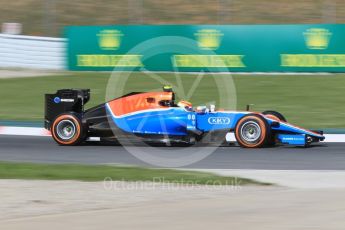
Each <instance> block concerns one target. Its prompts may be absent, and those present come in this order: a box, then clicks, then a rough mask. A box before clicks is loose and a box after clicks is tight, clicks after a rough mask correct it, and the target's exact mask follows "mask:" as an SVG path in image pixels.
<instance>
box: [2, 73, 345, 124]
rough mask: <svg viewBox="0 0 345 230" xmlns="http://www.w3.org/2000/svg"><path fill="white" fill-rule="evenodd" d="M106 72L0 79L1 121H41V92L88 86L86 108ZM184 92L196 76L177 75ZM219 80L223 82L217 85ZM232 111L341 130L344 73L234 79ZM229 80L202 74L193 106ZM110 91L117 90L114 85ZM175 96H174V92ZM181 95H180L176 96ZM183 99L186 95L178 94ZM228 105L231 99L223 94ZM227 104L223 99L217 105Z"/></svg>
mask: <svg viewBox="0 0 345 230" xmlns="http://www.w3.org/2000/svg"><path fill="white" fill-rule="evenodd" d="M109 76H110V73H90V72H88V73H74V72H69V73H66V74H61V75H56V76H49V77H37V78H17V79H0V98H1V100H0V108H1V112H0V120H18V121H42V120H43V108H44V97H43V94H44V93H53V92H55V91H56V90H57V89H60V88H91V92H92V96H91V101H90V102H89V103H88V104H87V107H91V106H94V105H97V104H99V103H102V102H104V101H105V90H106V85H107V82H108V79H109ZM159 76H160V78H161V79H163V80H164V81H167V82H171V83H172V84H174V85H178V81H177V80H176V77H175V76H174V75H173V74H159ZM180 76H181V79H182V81H181V84H182V85H183V86H184V88H185V90H184V91H185V93H186V94H187V93H188V90H189V89H190V88H191V86H192V85H193V83H194V82H195V81H196V77H197V75H190V74H180ZM216 79H217V80H219V79H222V80H224V81H223V85H217V82H216ZM233 80H234V83H235V87H236V95H237V109H238V110H243V109H244V108H245V105H246V104H255V106H253V110H255V111H264V110H276V111H279V112H281V113H283V114H284V115H285V116H286V117H287V119H288V121H290V122H291V123H294V124H296V125H300V126H304V127H306V128H345V123H344V117H345V106H344V104H345V97H344V92H345V75H344V74H334V75H315V76H305V75H302V76H290V75H284V76H278V75H273V76H251V75H235V76H234V77H233ZM226 84H231V78H229V76H227V75H215V76H211V75H206V76H204V77H203V78H202V80H201V81H200V84H199V85H198V87H197V88H196V90H195V92H194V94H193V95H192V97H191V98H190V100H191V102H193V104H194V105H200V104H204V103H206V102H210V101H215V102H216V103H218V104H217V107H218V106H219V97H220V96H219V95H220V94H219V93H218V92H219V91H224V90H225V85H226ZM161 87H162V82H159V81H156V80H154V79H153V78H152V77H150V76H148V75H147V74H145V73H133V74H131V75H130V77H129V78H128V80H127V82H126V86H125V87H124V90H123V93H128V92H131V91H146V90H152V89H158V88H161ZM114 90H115V91H117V90H118V89H117V88H116V86H115V87H114ZM178 96H179V95H178ZM180 96H181V95H180ZM182 99H185V98H182ZM226 100H228V102H229V104H230V102H231V101H232V100H236V98H226ZM222 107H223V108H225V109H226V108H227V103H225V104H223V105H222Z"/></svg>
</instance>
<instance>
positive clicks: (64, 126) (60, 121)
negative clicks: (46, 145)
mask: <svg viewBox="0 0 345 230" xmlns="http://www.w3.org/2000/svg"><path fill="white" fill-rule="evenodd" d="M51 133H52V137H53V139H54V140H55V141H56V142H57V143H58V144H60V145H78V144H80V143H81V142H82V141H83V140H84V131H83V127H82V123H81V121H80V119H79V118H78V117H77V116H75V115H74V114H62V115H59V116H58V117H57V118H56V119H55V120H54V122H53V125H52V127H51Z"/></svg>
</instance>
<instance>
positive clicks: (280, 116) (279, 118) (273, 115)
mask: <svg viewBox="0 0 345 230" xmlns="http://www.w3.org/2000/svg"><path fill="white" fill-rule="evenodd" d="M262 114H263V115H265V116H266V117H268V118H271V119H273V120H276V121H283V122H287V120H286V118H285V117H284V116H283V114H281V113H279V112H277V111H272V110H268V111H264V112H262Z"/></svg>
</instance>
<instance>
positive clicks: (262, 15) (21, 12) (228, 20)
mask: <svg viewBox="0 0 345 230" xmlns="http://www.w3.org/2000/svg"><path fill="white" fill-rule="evenodd" d="M0 5H1V14H0V23H1V24H2V23H6V22H17V23H21V24H22V30H23V34H26V35H36V36H53V37H56V36H57V37H59V36H62V31H63V30H62V29H63V27H64V26H67V25H108V24H111V25H114V24H302V23H303V24H306V23H307V24H319V23H344V22H345V1H343V0H303V1H287V0H275V1H272V0H198V1H194V0H174V1H161V0H99V1H93V0H82V1H81V0H77V1H69V0H20V1H7V0H0Z"/></svg>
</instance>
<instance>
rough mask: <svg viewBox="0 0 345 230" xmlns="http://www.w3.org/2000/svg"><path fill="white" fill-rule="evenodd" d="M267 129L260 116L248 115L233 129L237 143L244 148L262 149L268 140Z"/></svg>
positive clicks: (266, 124) (264, 121)
mask: <svg viewBox="0 0 345 230" xmlns="http://www.w3.org/2000/svg"><path fill="white" fill-rule="evenodd" d="M269 136H270V135H269V127H268V123H267V122H266V120H265V119H264V118H263V117H261V116H260V115H256V114H249V115H246V116H244V117H243V118H241V119H240V120H239V121H238V123H237V125H236V128H235V137H236V140H237V143H238V144H239V145H240V146H242V147H245V148H260V147H263V146H264V145H265V144H266V143H267V141H268V140H269Z"/></svg>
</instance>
